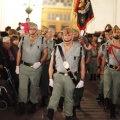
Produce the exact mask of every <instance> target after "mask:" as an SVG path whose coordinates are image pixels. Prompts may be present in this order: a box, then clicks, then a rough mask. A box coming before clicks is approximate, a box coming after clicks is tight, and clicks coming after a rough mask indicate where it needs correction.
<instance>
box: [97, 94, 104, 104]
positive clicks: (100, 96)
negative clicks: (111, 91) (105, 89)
mask: <svg viewBox="0 0 120 120" xmlns="http://www.w3.org/2000/svg"><path fill="white" fill-rule="evenodd" d="M96 100H98V104H99V103H100V104H101V103H102V105H104V95H103V94H99V96H98V97H97V98H96Z"/></svg>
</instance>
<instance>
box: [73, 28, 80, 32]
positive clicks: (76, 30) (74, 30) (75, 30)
mask: <svg viewBox="0 0 120 120" xmlns="http://www.w3.org/2000/svg"><path fill="white" fill-rule="evenodd" d="M72 32H80V31H79V30H78V29H74V28H73V29H72Z"/></svg>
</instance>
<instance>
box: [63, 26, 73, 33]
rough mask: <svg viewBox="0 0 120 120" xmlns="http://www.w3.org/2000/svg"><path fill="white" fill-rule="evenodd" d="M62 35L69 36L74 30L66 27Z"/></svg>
mask: <svg viewBox="0 0 120 120" xmlns="http://www.w3.org/2000/svg"><path fill="white" fill-rule="evenodd" d="M62 33H63V34H69V33H72V29H70V28H69V27H66V28H64V29H63V30H62Z"/></svg>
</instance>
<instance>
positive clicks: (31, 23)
mask: <svg viewBox="0 0 120 120" xmlns="http://www.w3.org/2000/svg"><path fill="white" fill-rule="evenodd" d="M28 24H29V27H33V26H36V27H37V29H38V26H37V24H35V23H33V22H29V23H28Z"/></svg>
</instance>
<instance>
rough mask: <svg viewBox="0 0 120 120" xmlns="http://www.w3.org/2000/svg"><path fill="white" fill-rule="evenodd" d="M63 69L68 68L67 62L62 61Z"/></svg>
mask: <svg viewBox="0 0 120 120" xmlns="http://www.w3.org/2000/svg"><path fill="white" fill-rule="evenodd" d="M63 67H64V68H66V69H68V68H69V63H68V62H67V61H64V62H63Z"/></svg>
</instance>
